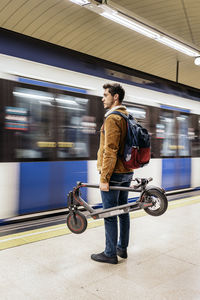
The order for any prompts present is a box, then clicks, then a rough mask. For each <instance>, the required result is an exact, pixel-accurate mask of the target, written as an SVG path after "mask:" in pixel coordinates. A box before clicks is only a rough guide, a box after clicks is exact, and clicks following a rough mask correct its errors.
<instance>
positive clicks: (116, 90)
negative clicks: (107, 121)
mask: <svg viewBox="0 0 200 300" xmlns="http://www.w3.org/2000/svg"><path fill="white" fill-rule="evenodd" d="M103 88H104V89H108V91H109V93H111V95H112V96H114V95H115V94H118V95H119V102H120V103H122V101H123V99H124V95H125V90H124V89H123V87H122V86H121V85H120V84H118V83H114V84H110V83H106V84H104V85H103Z"/></svg>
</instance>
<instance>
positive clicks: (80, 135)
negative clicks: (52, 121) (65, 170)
mask: <svg viewBox="0 0 200 300" xmlns="http://www.w3.org/2000/svg"><path fill="white" fill-rule="evenodd" d="M55 100H56V105H57V113H58V124H57V126H58V127H57V129H58V150H57V157H58V158H59V159H64V158H69V157H89V154H90V153H89V133H90V132H89V129H90V130H92V126H89V125H91V124H94V126H95V125H96V124H95V123H94V120H90V119H88V116H87V111H88V99H85V98H79V97H74V96H69V95H57V97H56V99H55ZM90 123H91V124H90ZM88 128H89V129H88ZM94 130H95V129H94Z"/></svg>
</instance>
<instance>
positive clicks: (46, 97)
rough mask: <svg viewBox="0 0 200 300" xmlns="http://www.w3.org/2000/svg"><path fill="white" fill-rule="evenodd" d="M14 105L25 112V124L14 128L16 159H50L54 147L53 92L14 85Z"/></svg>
mask: <svg viewBox="0 0 200 300" xmlns="http://www.w3.org/2000/svg"><path fill="white" fill-rule="evenodd" d="M13 96H14V99H15V105H16V107H17V108H20V109H23V110H24V111H25V112H26V113H27V119H28V122H27V125H26V126H25V128H24V129H23V130H19V129H18V130H16V131H15V136H16V138H17V145H16V147H15V155H16V158H18V159H51V158H52V151H53V149H54V148H55V142H54V134H55V131H54V123H53V120H54V115H53V113H54V112H53V104H52V103H53V102H52V101H53V99H54V98H53V94H51V93H47V92H44V91H41V90H34V89H29V88H21V87H15V88H14V91H13Z"/></svg>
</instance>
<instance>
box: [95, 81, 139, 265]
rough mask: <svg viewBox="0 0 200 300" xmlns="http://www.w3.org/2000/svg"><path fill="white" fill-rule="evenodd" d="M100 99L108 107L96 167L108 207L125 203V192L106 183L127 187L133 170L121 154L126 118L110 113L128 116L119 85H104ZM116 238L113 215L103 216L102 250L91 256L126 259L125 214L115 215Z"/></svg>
mask: <svg viewBox="0 0 200 300" xmlns="http://www.w3.org/2000/svg"><path fill="white" fill-rule="evenodd" d="M103 88H104V95H103V98H102V102H103V105H104V108H106V109H109V110H108V111H107V113H106V114H105V117H106V119H105V121H104V124H103V126H102V127H101V136H100V146H99V150H98V154H97V156H98V158H97V168H98V170H99V172H100V174H101V175H100V190H101V197H102V202H103V208H104V209H106V208H110V207H114V206H118V205H123V204H127V201H128V192H126V191H115V190H109V184H110V185H112V186H114V185H117V186H127V187H128V186H129V185H130V181H131V179H132V175H133V170H127V169H126V168H125V167H124V166H123V162H122V158H121V157H122V154H123V151H124V144H125V138H126V130H127V125H126V120H125V119H124V118H123V117H122V116H119V115H115V114H111V113H112V112H113V111H115V110H117V111H119V112H121V113H123V114H126V115H128V112H127V110H126V107H125V106H123V105H122V101H123V99H124V95H125V91H124V89H123V88H122V86H121V85H120V84H105V85H104V86H103ZM119 221H120V237H119V240H118V224H117V216H113V217H108V218H105V219H104V225H105V238H106V245H105V250H104V252H102V253H99V254H92V255H91V259H93V260H95V261H98V262H104V263H110V264H117V263H118V259H117V255H118V256H120V257H122V258H127V247H128V242H129V227H130V219H129V214H128V213H127V214H122V215H119Z"/></svg>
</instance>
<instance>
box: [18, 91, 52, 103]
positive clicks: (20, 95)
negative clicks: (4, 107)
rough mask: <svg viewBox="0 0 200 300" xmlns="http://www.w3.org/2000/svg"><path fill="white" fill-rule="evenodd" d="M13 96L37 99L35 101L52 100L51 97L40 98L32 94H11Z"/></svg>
mask: <svg viewBox="0 0 200 300" xmlns="http://www.w3.org/2000/svg"><path fill="white" fill-rule="evenodd" d="M13 95H15V96H18V97H22V98H31V99H37V100H48V101H50V100H54V98H52V97H47V96H40V95H34V94H26V93H20V92H13Z"/></svg>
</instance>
